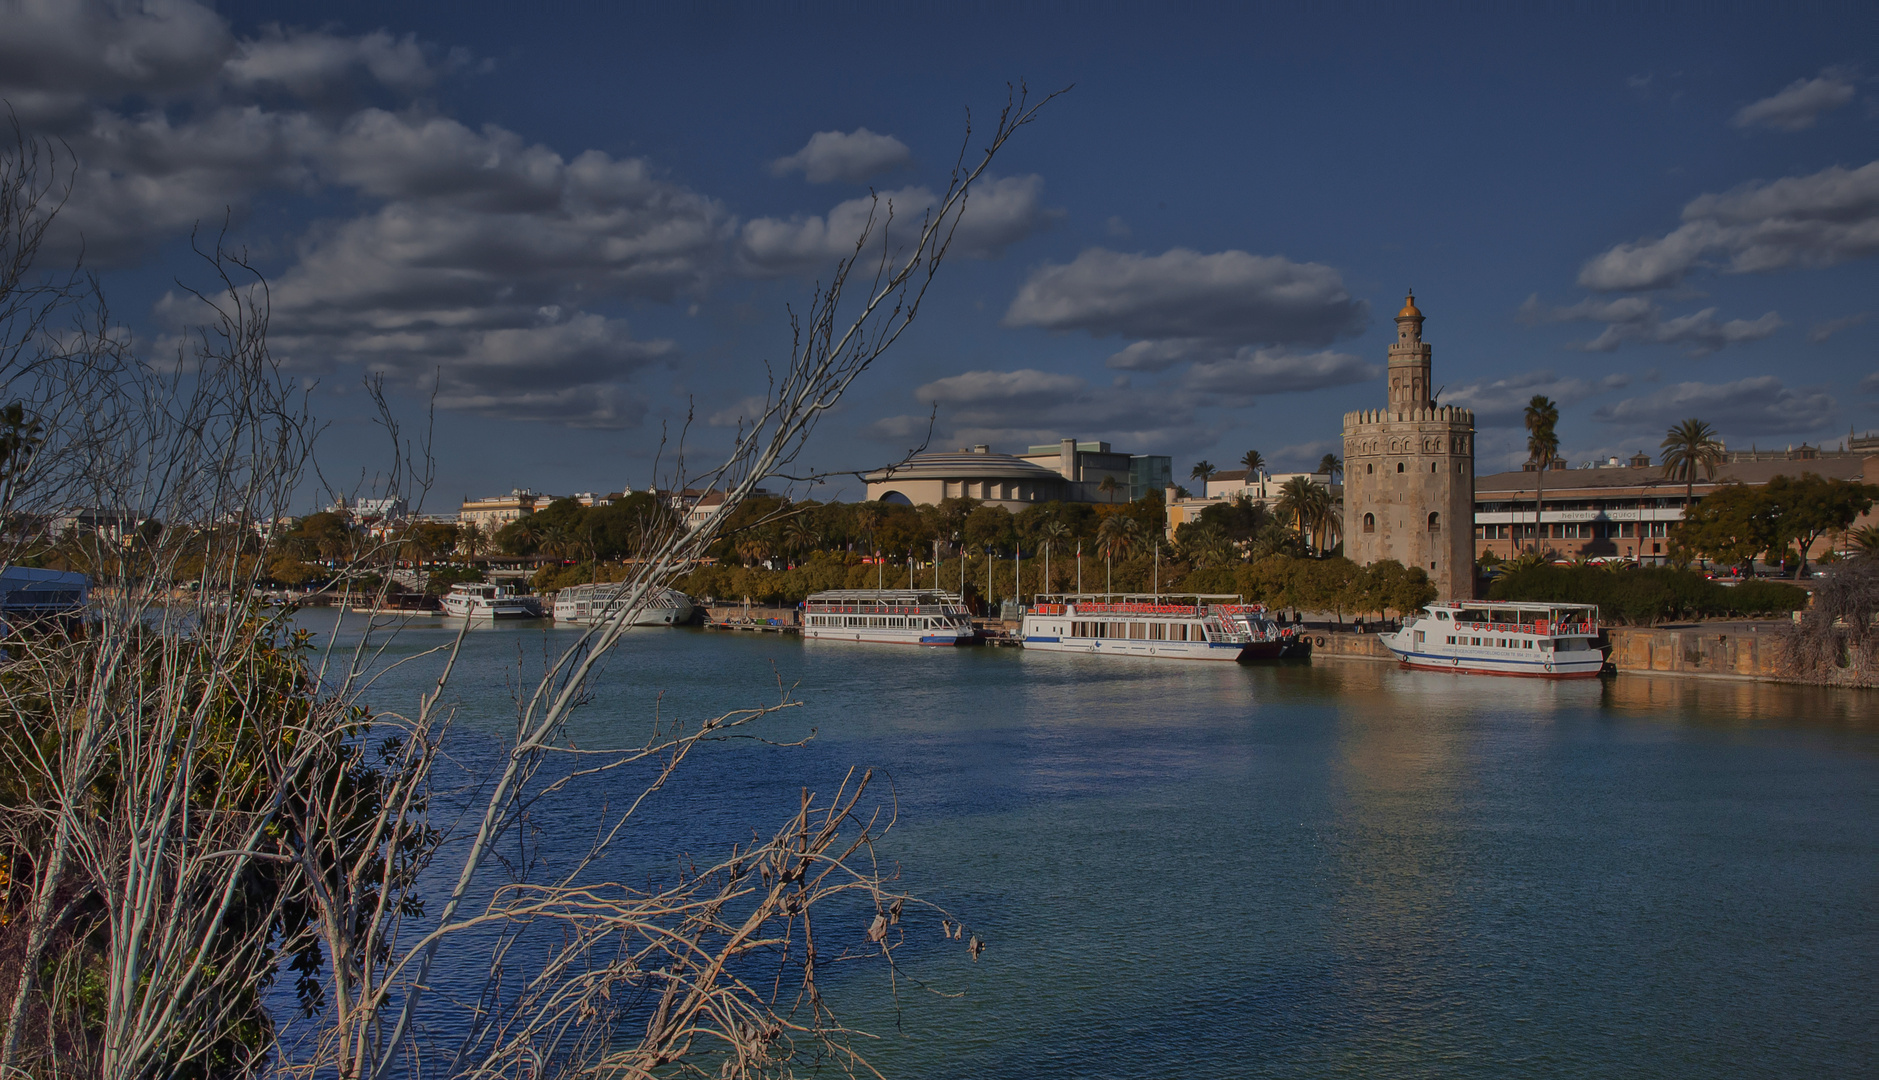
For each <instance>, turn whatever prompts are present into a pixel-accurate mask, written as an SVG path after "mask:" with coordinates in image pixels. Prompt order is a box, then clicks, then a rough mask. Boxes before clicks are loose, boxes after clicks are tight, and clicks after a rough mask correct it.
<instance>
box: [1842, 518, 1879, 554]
mask: <svg viewBox="0 0 1879 1080" xmlns="http://www.w3.org/2000/svg"><path fill="white" fill-rule="evenodd" d="M1846 538H1847V539H1848V540H1851V541H1852V542H1853V546H1854V547H1857V548H1859V552H1860V554H1861V555H1864V556H1866V557H1868V558H1871V557H1872V556H1874V555H1879V526H1874V525H1862V526H1860V527H1859V528H1857V529H1854V530H1853V531H1852V532H1850V533H1848V534H1847V535H1846Z"/></svg>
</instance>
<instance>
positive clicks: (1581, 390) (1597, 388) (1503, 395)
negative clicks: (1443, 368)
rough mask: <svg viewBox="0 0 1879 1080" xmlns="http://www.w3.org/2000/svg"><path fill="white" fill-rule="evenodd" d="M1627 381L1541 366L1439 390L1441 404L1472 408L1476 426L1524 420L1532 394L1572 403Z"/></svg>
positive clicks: (1507, 424) (1516, 424)
mask: <svg viewBox="0 0 1879 1080" xmlns="http://www.w3.org/2000/svg"><path fill="white" fill-rule="evenodd" d="M1630 384H1631V378H1630V376H1628V375H1623V374H1615V375H1607V376H1605V377H1604V378H1602V379H1596V380H1594V379H1581V378H1570V377H1569V378H1561V377H1560V376H1559V375H1558V374H1557V373H1555V372H1553V371H1551V370H1548V369H1545V368H1542V369H1540V370H1537V371H1526V372H1521V373H1520V374H1517V375H1508V376H1506V377H1504V378H1499V379H1488V380H1481V381H1478V382H1472V383H1463V384H1462V385H1460V386H1456V387H1451V388H1449V389H1448V390H1447V391H1445V392H1444V393H1443V394H1442V404H1444V405H1459V406H1461V407H1462V408H1465V409H1472V410H1474V414H1475V424H1476V425H1477V426H1479V427H1483V428H1490V427H1520V426H1522V425H1523V424H1524V423H1525V422H1526V421H1525V416H1526V408H1527V403H1528V402H1529V401H1531V400H1533V397H1534V395H1536V394H1537V395H1541V396H1544V397H1549V398H1552V399H1553V401H1555V402H1556V403H1558V404H1560V405H1562V406H1566V405H1576V404H1578V403H1579V402H1581V401H1585V400H1587V399H1588V398H1593V397H1597V396H1598V395H1600V394H1603V393H1607V392H1609V391H1612V390H1617V389H1621V388H1623V387H1626V386H1629V385H1630Z"/></svg>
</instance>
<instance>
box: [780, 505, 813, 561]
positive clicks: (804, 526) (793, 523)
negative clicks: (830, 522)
mask: <svg viewBox="0 0 1879 1080" xmlns="http://www.w3.org/2000/svg"><path fill="white" fill-rule="evenodd" d="M821 546H822V532H821V530H819V529H817V528H816V527H815V524H814V523H813V522H811V521H810V520H809V519H808V518H807V517H804V516H802V515H800V514H798V515H797V516H795V517H793V518H790V519H789V521H788V522H787V523H786V524H785V525H784V526H783V547H784V549H785V550H786V551H788V552H789V553H790V554H792V555H802V554H805V553H807V552H811V551H814V550H816V549H817V548H819V547H821Z"/></svg>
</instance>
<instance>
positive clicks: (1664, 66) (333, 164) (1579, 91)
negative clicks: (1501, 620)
mask: <svg viewBox="0 0 1879 1080" xmlns="http://www.w3.org/2000/svg"><path fill="white" fill-rule="evenodd" d="M518 10H519V9H517V8H515V7H514V6H513V5H502V6H497V5H482V4H464V3H452V4H430V3H413V4H397V5H386V4H372V5H365V4H348V3H337V4H322V5H317V6H314V5H291V4H268V3H244V4H228V5H222V6H219V7H213V8H208V7H198V6H196V5H193V4H188V3H180V2H166V3H151V4H146V5H142V6H136V5H130V6H114V5H100V4H84V3H58V4H52V3H15V2H10V0H0V96H4V97H5V98H6V99H7V100H8V101H9V102H10V103H11V105H12V107H13V108H14V110H15V111H16V113H17V114H18V115H19V116H20V117H21V119H22V120H23V121H24V122H25V123H26V125H27V126H28V127H29V128H31V129H32V130H34V131H37V132H42V133H45V134H48V135H54V136H57V137H59V138H62V139H64V140H65V141H66V143H67V144H68V145H69V146H70V147H71V148H72V150H73V152H74V153H75V154H76V155H77V156H78V158H79V160H80V162H81V171H80V175H79V177H78V185H77V187H76V189H75V191H74V194H73V197H72V200H71V203H70V204H69V205H68V206H67V208H66V211H65V214H64V216H63V217H62V219H61V227H62V229H63V230H64V231H63V232H62V234H61V236H62V240H61V243H63V244H65V245H66V246H67V248H68V249H75V245H76V243H77V242H78V238H79V237H80V236H81V235H82V238H83V243H84V246H85V250H86V252H87V257H88V259H89V261H90V262H91V263H92V265H94V266H96V267H98V268H100V269H102V270H104V271H105V283H106V285H107V287H108V289H109V290H110V295H111V297H112V300H113V303H114V308H115V310H116V313H117V314H118V316H119V317H120V318H122V319H123V320H124V321H125V322H126V323H127V324H128V325H129V326H130V328H131V329H133V330H134V331H135V332H136V333H137V335H138V337H139V339H140V340H142V341H144V342H145V343H146V344H147V345H149V346H150V347H152V348H159V349H160V348H161V347H162V345H163V342H164V339H165V335H167V334H171V333H173V332H174V329H175V327H176V326H177V325H179V323H180V322H181V321H182V320H184V319H186V318H187V317H188V316H189V314H190V312H189V308H188V304H187V303H186V302H184V301H181V300H179V299H178V298H177V294H176V288H175V283H176V281H177V279H178V278H181V279H183V280H185V281H193V280H197V277H196V275H198V274H199V271H198V270H197V268H196V267H195V266H194V265H192V263H191V261H190V259H189V258H188V254H187V253H188V247H187V237H188V233H189V230H190V228H191V226H192V225H193V224H194V223H195V222H197V221H203V222H207V223H211V224H215V223H219V222H220V221H221V220H222V218H223V215H224V213H225V212H229V213H232V214H233V222H234V230H233V231H234V235H235V237H236V239H237V240H238V241H239V242H240V243H243V244H245V245H247V246H248V248H249V249H250V250H251V251H252V252H253V253H254V255H255V257H256V259H257V261H258V263H259V265H260V266H261V267H262V268H263V269H264V270H265V271H266V272H267V273H268V275H269V278H270V282H271V285H272V288H273V292H274V299H275V323H274V338H273V340H274V348H275V352H276V354H277V356H278V357H279V358H280V359H281V360H282V361H283V363H285V364H286V365H288V367H289V368H290V370H292V371H293V372H294V373H295V374H296V375H297V376H299V377H303V378H305V379H307V380H309V381H310V382H312V383H313V384H315V387H316V388H315V390H314V394H315V404H316V407H317V408H318V409H319V411H320V412H321V413H322V415H324V416H325V417H327V418H328V419H329V420H330V421H331V426H330V427H329V428H328V430H327V434H326V436H325V438H324V439H323V442H322V446H321V456H322V462H323V465H324V466H325V467H326V469H327V471H328V475H330V476H347V477H356V476H360V475H369V474H370V473H371V471H372V469H373V468H374V467H375V459H374V454H375V453H376V447H377V446H378V445H379V441H378V440H376V439H375V438H374V437H373V433H372V429H371V427H370V425H369V423H368V421H367V419H366V417H365V413H364V410H363V403H362V400H361V395H360V393H359V391H358V387H359V386H360V382H361V380H362V379H363V378H364V377H365V376H367V375H368V374H369V373H372V372H382V373H384V376H385V379H386V383H387V385H388V386H389V387H391V388H393V390H394V393H395V395H396V397H395V400H396V402H397V403H398V404H399V405H400V407H401V408H402V409H403V410H405V411H406V412H407V414H408V415H409V416H410V417H412V418H414V419H415V418H419V417H421V416H422V414H423V413H424V411H425V410H426V408H427V402H428V401H429V400H430V399H431V393H432V389H433V387H432V383H433V381H435V382H437V383H438V385H437V386H436V387H435V400H436V404H437V413H436V449H437V456H438V479H437V484H436V487H435V489H434V493H433V495H432V496H431V500H430V508H433V509H450V508H454V505H455V500H456V499H457V498H459V497H460V496H462V495H464V494H471V495H477V494H487V493H491V492H496V491H506V490H507V489H509V488H510V487H514V486H522V485H527V486H532V487H534V488H536V489H537V490H547V491H551V492H557V493H564V492H571V491H577V490H617V489H618V488H620V487H621V486H623V485H630V486H633V487H640V486H644V485H645V484H647V483H648V482H649V481H650V480H651V479H652V478H653V477H652V473H653V460H654V458H653V455H654V452H655V450H656V449H657V447H658V444H659V440H660V437H661V433H662V431H670V430H672V427H673V425H674V424H676V423H677V422H678V421H680V420H681V419H682V418H683V417H684V415H685V414H686V412H687V409H688V408H689V409H691V410H693V412H694V414H695V416H696V417H697V421H696V422H695V423H694V425H693V428H692V431H691V434H690V436H689V439H690V441H691V443H692V446H693V452H694V454H695V455H709V454H710V452H711V451H712V450H714V449H719V448H721V447H722V446H723V444H724V442H725V439H726V437H727V435H728V433H729V430H730V429H729V428H727V427H725V426H723V425H725V424H727V423H733V422H734V421H735V420H736V418H737V417H738V416H739V415H740V413H741V412H742V411H743V410H745V409H747V407H748V406H747V405H746V404H745V401H746V399H748V398H749V397H750V396H751V395H752V394H760V393H761V392H762V390H763V363H764V361H766V360H770V361H775V360H777V359H778V358H779V357H780V356H782V355H783V354H784V352H785V351H786V349H787V345H788V336H787V334H788V328H787V323H786V314H785V305H786V304H789V303H792V302H793V303H795V304H797V305H798V306H799V307H800V306H801V304H802V303H803V301H804V300H805V299H806V297H807V296H808V294H809V291H810V288H811V286H812V284H813V282H814V281H815V280H816V278H817V276H818V275H823V276H826V274H827V273H828V271H829V269H830V267H831V266H832V265H833V261H834V259H833V255H832V252H834V251H835V250H837V249H839V248H840V247H841V245H842V243H843V241H844V240H845V233H844V230H846V229H850V228H852V224H851V222H852V221H853V219H854V214H855V209H856V206H857V205H858V204H856V203H855V202H854V200H857V199H862V198H865V197H866V196H867V195H868V193H869V191H870V190H875V191H879V192H882V193H892V194H893V195H894V196H895V197H896V198H897V199H898V200H899V203H900V204H901V205H903V206H904V205H908V204H910V203H911V204H918V203H919V201H920V199H921V197H922V195H921V192H922V191H923V190H924V191H931V190H934V189H935V188H937V187H943V185H944V177H945V172H946V169H947V167H948V165H949V164H950V162H951V159H952V155H953V154H954V153H955V152H956V150H957V148H958V145H959V140H960V137H961V135H962V132H963V125H964V121H965V116H966V110H967V109H968V108H970V109H972V110H973V114H974V116H975V117H977V118H978V119H979V120H980V122H981V123H984V122H986V121H989V119H990V116H991V114H992V113H993V112H994V111H995V110H996V108H997V107H998V106H999V105H1000V104H1002V102H1003V98H1004V87H1005V84H1006V83H1007V82H1008V81H1015V80H1024V81H1025V82H1027V83H1028V84H1029V86H1030V87H1031V88H1032V89H1033V91H1046V90H1050V89H1056V88H1059V87H1063V86H1067V85H1070V84H1074V86H1075V89H1074V90H1072V91H1071V92H1070V93H1069V94H1068V95H1066V96H1064V97H1063V98H1062V99H1060V100H1058V101H1055V102H1053V103H1052V104H1051V105H1050V106H1049V108H1048V109H1047V110H1046V111H1045V113H1044V114H1043V115H1042V116H1041V117H1040V119H1039V121H1038V123H1037V124H1036V125H1034V126H1033V127H1031V128H1029V129H1027V130H1026V131H1025V132H1024V133H1023V135H1022V136H1021V137H1020V138H1019V139H1018V140H1016V141H1014V142H1013V143H1012V144H1011V145H1010V146H1009V147H1008V148H1007V150H1006V152H1005V154H1003V155H1002V156H1001V157H1000V159H999V160H998V162H997V164H996V167H995V183H994V184H993V185H991V186H988V187H987V188H986V189H985V190H984V191H982V192H981V193H980V194H979V195H978V196H975V198H974V200H973V205H972V208H971V209H970V210H969V211H968V220H967V223H966V227H965V232H966V238H967V241H968V242H967V243H966V245H965V247H966V250H965V251H964V252H963V253H962V254H961V255H960V256H957V257H955V258H954V259H953V260H952V261H951V262H950V263H949V265H948V266H947V267H946V268H945V269H944V270H943V271H942V274H941V278H940V280H939V282H938V284H937V285H936V286H935V290H934V292H933V293H932V294H931V295H930V296H929V300H928V305H927V307H926V308H925V309H924V310H923V312H922V315H921V318H920V321H919V322H918V323H917V324H916V325H915V328H914V330H913V331H911V332H910V333H909V335H908V336H907V337H906V338H905V339H903V341H902V343H901V344H900V346H898V347H897V349H896V350H895V351H894V352H893V353H891V354H890V355H889V356H888V357H887V358H885V359H884V360H883V361H882V362H881V363H880V365H879V366H878V367H877V368H876V369H875V370H874V371H872V372H871V373H870V374H869V375H868V376H867V377H866V378H865V379H864V380H863V381H862V382H861V383H859V384H857V386H856V389H855V391H854V392H853V393H852V395H851V397H850V398H849V399H848V400H847V401H846V402H845V403H844V405H843V407H842V409H841V411H840V412H839V413H838V414H837V415H835V416H833V417H831V418H830V420H829V421H828V422H827V423H825V424H824V425H823V427H822V428H821V430H820V431H819V432H818V434H817V436H816V438H815V441H814V442H813V443H812V444H811V448H810V452H809V454H808V455H807V460H806V463H807V464H810V465H813V466H815V467H817V468H821V469H830V470H839V469H857V468H866V467H869V466H873V465H876V464H880V463H884V462H886V461H890V460H893V459H895V458H897V457H898V456H900V455H901V454H902V453H904V452H905V450H906V449H907V448H908V447H909V446H911V445H913V443H914V442H916V441H918V439H919V438H920V437H921V436H922V434H923V433H924V431H925V427H926V417H927V416H928V414H929V412H930V410H932V409H933V408H934V407H935V406H937V417H938V419H937V424H936V429H935V433H934V437H933V443H934V445H936V446H939V447H945V448H950V447H952V446H957V445H962V444H965V443H969V442H990V443H992V444H993V445H994V446H995V447H996V448H998V449H1006V450H1009V449H1014V448H1019V447H1022V446H1024V445H1027V444H1030V443H1033V442H1054V441H1055V440H1056V439H1057V438H1059V437H1064V436H1076V437H1078V438H1081V439H1107V440H1109V441H1110V442H1112V443H1114V444H1116V445H1117V446H1118V447H1121V448H1126V449H1129V450H1131V451H1135V452H1140V453H1165V454H1171V455H1173V456H1174V457H1175V459H1176V462H1177V472H1180V473H1183V474H1185V472H1186V469H1187V466H1189V465H1191V464H1192V463H1193V462H1194V461H1195V460H1198V459H1200V458H1207V459H1209V460H1211V461H1213V462H1215V463H1216V464H1221V465H1225V464H1228V463H1231V462H1233V461H1236V460H1238V458H1239V457H1240V455H1241V454H1243V453H1244V452H1245V451H1246V450H1248V449H1258V450H1260V451H1261V452H1262V453H1263V454H1264V455H1265V456H1266V457H1267V459H1268V460H1269V461H1272V462H1273V463H1274V464H1275V465H1278V466H1292V465H1303V464H1309V463H1312V462H1315V461H1316V460H1317V458H1318V457H1319V456H1320V455H1321V454H1322V453H1324V452H1325V451H1327V450H1333V449H1336V448H1337V441H1338V435H1339V425H1340V422H1341V415H1342V414H1343V413H1344V412H1345V411H1347V410H1350V409H1356V408H1365V407H1374V406H1376V405H1378V404H1380V403H1381V402H1382V400H1383V397H1384V394H1383V390H1382V386H1381V383H1380V381H1379V372H1378V368H1379V367H1380V365H1381V364H1382V362H1383V359H1384V349H1385V347H1386V345H1387V342H1388V340H1389V338H1390V336H1391V334H1392V330H1393V327H1392V325H1391V322H1390V316H1391V315H1392V314H1393V313H1394V312H1395V310H1396V308H1397V306H1398V305H1400V303H1401V301H1402V297H1403V293H1404V290H1405V289H1406V288H1409V287H1414V289H1415V290H1416V294H1417V297H1418V301H1419V303H1420V304H1421V306H1422V308H1423V310H1424V312H1425V313H1426V314H1427V315H1428V324H1427V326H1426V330H1425V333H1426V337H1427V339H1428V340H1429V341H1431V342H1432V343H1433V344H1434V347H1435V370H1436V382H1437V384H1438V385H1442V386H1444V387H1445V390H1444V392H1443V400H1444V401H1445V402H1449V403H1454V404H1467V405H1470V406H1472V407H1474V408H1475V409H1476V410H1477V415H1478V418H1479V422H1480V424H1481V429H1482V434H1481V438H1480V451H1479V456H1480V458H1481V462H1480V467H1481V468H1482V469H1483V470H1484V471H1490V470H1495V469H1498V468H1502V467H1508V466H1510V465H1512V464H1513V463H1514V462H1516V461H1517V460H1518V459H1519V458H1520V457H1522V456H1524V454H1523V449H1522V447H1523V444H1524V439H1523V435H1522V433H1521V432H1520V430H1519V428H1518V424H1519V418H1518V413H1519V408H1520V406H1521V405H1523V404H1524V402H1525V401H1526V399H1527V398H1528V397H1530V396H1531V395H1532V394H1534V393H1545V394H1549V395H1550V396H1552V397H1554V398H1555V399H1556V400H1558V401H1559V403H1560V406H1561V423H1560V428H1561V435H1562V443H1563V452H1564V453H1565V455H1566V456H1567V457H1568V458H1569V459H1571V460H1572V461H1573V462H1574V463H1577V462H1579V461H1583V460H1588V459H1591V458H1595V457H1597V458H1602V457H1604V456H1606V455H1610V454H1619V455H1627V454H1629V453H1631V452H1633V451H1635V450H1639V449H1646V450H1650V449H1654V448H1655V445H1656V443H1657V441H1658V440H1659V439H1660V438H1661V437H1662V433H1663V431H1664V429H1665V428H1666V427H1667V426H1668V425H1670V424H1671V423H1674V422H1675V421H1677V420H1680V419H1682V418H1684V417H1686V416H1698V417H1702V418H1704V419H1708V420H1710V421H1711V422H1712V423H1713V424H1715V425H1716V427H1717V428H1719V429H1720V431H1721V432H1722V434H1723V436H1724V438H1725V439H1726V440H1727V441H1728V442H1729V444H1730V445H1731V446H1738V445H1740V446H1746V445H1749V444H1751V443H1753V444H1758V445H1761V446H1771V445H1775V446H1779V445H1786V444H1789V443H1794V442H1799V441H1802V440H1808V441H1812V442H1815V443H1820V442H1823V441H1826V442H1830V443H1831V442H1834V441H1837V440H1838V439H1840V438H1842V437H1844V436H1845V434H1846V432H1847V431H1848V429H1849V428H1856V429H1858V430H1859V431H1861V432H1864V431H1866V430H1867V429H1869V428H1872V427H1879V416H1875V413H1874V409H1875V404H1876V403H1879V288H1875V286H1879V259H1876V258H1875V256H1879V138H1876V137H1875V136H1879V81H1875V77H1876V76H1879V56H1875V55H1874V52H1875V49H1874V42H1879V26H1875V22H1876V21H1879V20H1876V19H1875V15H1874V14H1873V12H1872V10H1871V9H1870V8H1866V7H1855V6H1851V5H1848V6H1831V7H1814V8H1809V9H1807V10H1805V11H1801V12H1796V11H1795V10H1793V8H1792V6H1789V5H1769V6H1764V7H1753V6H1743V7H1739V8H1734V9H1729V10H1728V11H1726V12H1719V11H1718V10H1717V9H1716V8H1714V7H1713V6H1707V5H1706V6H1701V7H1696V6H1692V7H1689V8H1682V9H1671V10H1666V11H1662V12H1660V13H1657V14H1653V15H1637V14H1633V13H1629V12H1621V11H1618V10H1616V6H1614V5H1581V6H1578V7H1576V8H1573V9H1571V10H1561V11H1555V12H1550V13H1541V12H1527V13H1509V12H1501V11H1496V10H1492V9H1489V8H1482V9H1480V10H1467V9H1459V10H1457V9H1452V8H1450V9H1445V10H1444V13H1442V14H1419V13H1417V12H1415V11H1412V10H1408V9H1405V8H1402V7H1394V6H1393V7H1370V6H1359V5H1353V6H1349V7H1344V8H1339V9H1336V10H1329V9H1321V10H1317V11H1312V12H1302V11H1300V10H1296V9H1293V8H1280V7H1264V8H1251V9H1248V8H1245V7H1239V6H1235V7H1223V6H1209V5H1154V6H1146V5H1144V6H1122V5H1094V6H1092V5H976V6H975V5H945V6H934V7H929V8H902V9H896V10H894V11H886V12H880V11H876V10H875V9H873V8H870V7H864V6H860V5H840V6H833V5H813V4H809V5H795V6H791V7H789V8H787V9H782V10H771V9H768V8H758V7H755V6H750V7H734V6H728V5H711V4H694V5H683V6H680V5H664V6H660V7H659V8H657V9H654V10H651V11H648V10H641V9H635V8H632V7H627V6H619V5H592V4H584V5H566V6H558V7H556V6H550V7H546V8H544V9H542V10H539V11H536V10H530V11H529V12H528V14H527V15H526V16H521V15H518V14H517V12H518ZM832 493H833V494H838V495H841V496H845V497H851V498H852V497H858V496H859V491H858V489H856V485H854V484H853V483H852V481H851V482H850V483H849V485H848V487H846V488H842V487H840V486H839V485H838V486H837V487H833V488H822V489H818V490H817V491H816V492H815V494H816V495H817V496H818V497H829V496H830V495H831V494H832Z"/></svg>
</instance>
